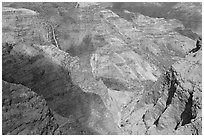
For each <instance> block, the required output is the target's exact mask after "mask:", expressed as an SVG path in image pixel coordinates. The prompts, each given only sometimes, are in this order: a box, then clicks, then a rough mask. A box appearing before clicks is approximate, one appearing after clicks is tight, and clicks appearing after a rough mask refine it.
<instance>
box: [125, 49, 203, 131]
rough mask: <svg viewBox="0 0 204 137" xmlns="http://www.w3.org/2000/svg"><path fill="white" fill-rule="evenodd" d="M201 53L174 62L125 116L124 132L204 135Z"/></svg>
mask: <svg viewBox="0 0 204 137" xmlns="http://www.w3.org/2000/svg"><path fill="white" fill-rule="evenodd" d="M201 54H202V51H198V52H197V53H195V54H189V55H188V56H186V58H185V59H182V60H180V61H178V62H177V63H175V64H174V65H173V66H172V67H171V68H170V70H169V71H167V72H166V73H165V75H164V76H163V78H161V80H158V81H157V82H156V83H155V85H154V86H153V87H152V88H151V89H150V90H149V91H147V92H146V93H145V94H144V95H143V97H142V99H141V100H140V101H139V102H138V103H136V104H135V106H134V109H133V110H132V111H131V113H130V114H129V115H128V116H126V118H125V119H124V124H123V128H124V131H126V132H127V133H128V134H129V133H131V134H194V135H196V134H202V88H201V86H202V85H201V82H202V75H201V74H202V69H201V68H202V61H201V60H202V58H201ZM135 116H137V119H135ZM138 125H139V127H138Z"/></svg>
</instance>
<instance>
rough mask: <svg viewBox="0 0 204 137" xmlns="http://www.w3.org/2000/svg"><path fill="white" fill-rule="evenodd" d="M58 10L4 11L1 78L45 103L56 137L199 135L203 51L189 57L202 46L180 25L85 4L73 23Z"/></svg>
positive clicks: (64, 12) (62, 11)
mask: <svg viewBox="0 0 204 137" xmlns="http://www.w3.org/2000/svg"><path fill="white" fill-rule="evenodd" d="M14 5H15V7H18V8H19V7H21V6H19V5H18V4H14ZM42 5H43V6H45V7H43V6H42V7H43V8H42V9H46V6H48V7H49V6H51V7H52V6H53V4H51V5H49V4H48V5H47V4H45V5H44V4H42ZM23 7H24V8H25V7H27V8H29V6H28V5H26V4H25V5H24V6H23ZM34 7H35V6H33V7H32V10H33V9H35V8H34ZM58 7H60V6H59V5H54V6H53V7H52V8H53V9H54V10H53V11H52V12H51V13H52V14H51V15H49V16H48V17H47V18H46V19H42V16H40V15H39V14H42V13H41V12H43V11H44V10H43V11H41V10H40V9H38V8H36V9H38V10H39V12H34V11H30V10H28V11H27V10H25V9H18V10H17V9H15V8H5V9H3V46H2V54H3V55H2V65H3V67H2V77H3V80H5V81H7V82H10V83H20V84H22V85H24V86H26V87H28V88H30V89H31V90H32V91H34V92H36V93H37V94H39V95H40V96H42V97H43V98H44V99H45V100H46V102H47V105H48V107H49V108H50V109H51V110H52V111H53V117H54V118H55V119H56V123H57V125H58V126H59V127H58V128H57V129H56V131H55V133H54V134H201V127H202V124H201V123H202V122H201V119H202V115H201V105H202V103H201V102H202V101H201V100H202V96H201V93H202V88H201V81H202V78H201V64H202V61H201V51H200V50H199V51H198V52H196V53H193V54H189V55H187V54H188V52H189V51H190V50H192V49H193V48H194V47H195V43H196V42H195V41H193V40H192V39H189V38H187V37H185V36H183V35H181V34H179V33H178V32H176V31H175V28H178V27H181V28H183V27H184V26H183V25H182V24H181V23H180V22H178V21H177V20H175V19H172V20H165V19H163V18H151V17H147V16H144V15H142V14H139V13H132V12H129V11H127V10H122V11H120V12H117V14H116V13H114V12H113V11H111V10H109V9H105V8H103V7H102V6H100V4H83V3H82V5H81V7H80V6H79V8H78V9H75V10H73V11H74V12H73V13H75V14H74V15H76V17H74V18H71V19H70V18H68V17H67V16H68V15H67V14H68V12H67V11H69V10H68V9H66V8H62V9H59V8H58ZM38 10H37V11H38ZM8 11H9V12H10V11H12V13H13V11H15V12H14V13H15V14H9V13H8ZM17 11H21V12H20V13H19V12H17ZM25 11H26V12H25ZM7 13H8V14H7ZM65 15H66V17H64V16H65ZM58 17H59V18H61V19H62V20H64V21H62V22H63V23H59V22H57V21H58V19H59V18H58ZM70 21H71V22H72V23H70ZM50 25H51V26H54V25H56V27H50ZM53 28H54V29H53ZM65 28H67V29H65ZM53 31H54V33H53ZM50 32H52V33H51V34H50ZM54 35H55V36H54ZM53 39H54V42H53ZM56 41H57V43H58V44H59V46H57V45H56ZM175 62H177V63H175ZM187 131H188V132H187ZM24 134H26V133H24Z"/></svg>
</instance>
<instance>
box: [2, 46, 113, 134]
mask: <svg viewBox="0 0 204 137" xmlns="http://www.w3.org/2000/svg"><path fill="white" fill-rule="evenodd" d="M28 46H29V45H28ZM10 53H11V54H10ZM2 58H3V59H2V60H3V61H2V78H3V80H5V81H8V82H10V83H17V84H22V85H24V86H26V87H28V88H30V89H31V90H33V91H35V92H36V93H38V94H39V95H41V96H43V97H44V98H45V100H46V101H47V104H48V106H49V107H50V108H51V109H52V110H54V111H55V112H56V113H57V114H59V115H60V116H63V117H66V118H68V119H70V118H71V117H72V118H73V119H74V122H71V123H70V122H68V123H67V124H66V121H64V123H65V125H64V126H63V127H64V128H62V130H64V132H65V131H66V130H65V129H67V130H68V128H72V130H73V128H74V129H76V130H73V131H70V132H71V133H69V130H68V131H66V133H65V134H86V133H87V134H99V133H97V131H100V129H101V128H102V129H103V131H102V132H104V133H103V134H116V133H115V132H114V131H113V132H112V133H110V132H109V131H108V130H109V129H107V127H105V124H106V123H103V121H104V120H105V121H109V122H111V120H113V118H112V116H111V114H110V112H109V111H108V110H107V108H106V107H105V105H104V103H103V101H102V100H101V97H100V96H99V95H97V94H94V93H86V92H83V91H82V89H81V88H80V87H79V86H77V85H75V84H73V82H72V79H71V77H70V72H69V71H68V70H65V69H64V68H63V67H62V66H59V65H57V64H55V63H54V62H53V61H51V60H50V59H48V58H46V57H44V55H43V54H42V53H41V54H39V55H35V56H33V57H31V56H27V55H25V54H21V53H20V52H17V53H14V52H12V51H11V52H5V50H4V56H3V57H2ZM107 114H108V115H109V116H108V117H106V115H107ZM64 123H61V124H64ZM90 123H92V124H91V125H90ZM111 123H112V125H114V124H113V123H114V122H113V121H112V122H111ZM113 128H114V127H113ZM78 130H80V131H78ZM83 130H84V131H83Z"/></svg>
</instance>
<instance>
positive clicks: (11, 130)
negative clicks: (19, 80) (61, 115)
mask: <svg viewBox="0 0 204 137" xmlns="http://www.w3.org/2000/svg"><path fill="white" fill-rule="evenodd" d="M57 128H58V124H57V123H56V120H55V118H54V116H53V113H52V111H51V110H50V109H49V108H48V106H47V103H46V101H45V100H44V99H43V98H42V97H40V96H38V95H37V94H36V93H35V92H33V91H31V90H30V89H29V88H26V87H25V86H22V85H20V84H11V83H8V82H5V81H2V133H3V134H4V135H5V134H10V135H16V134H18V135H22V134H30V135H36V134H40V135H41V134H49V135H52V134H54V133H55V131H56V129H57Z"/></svg>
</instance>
